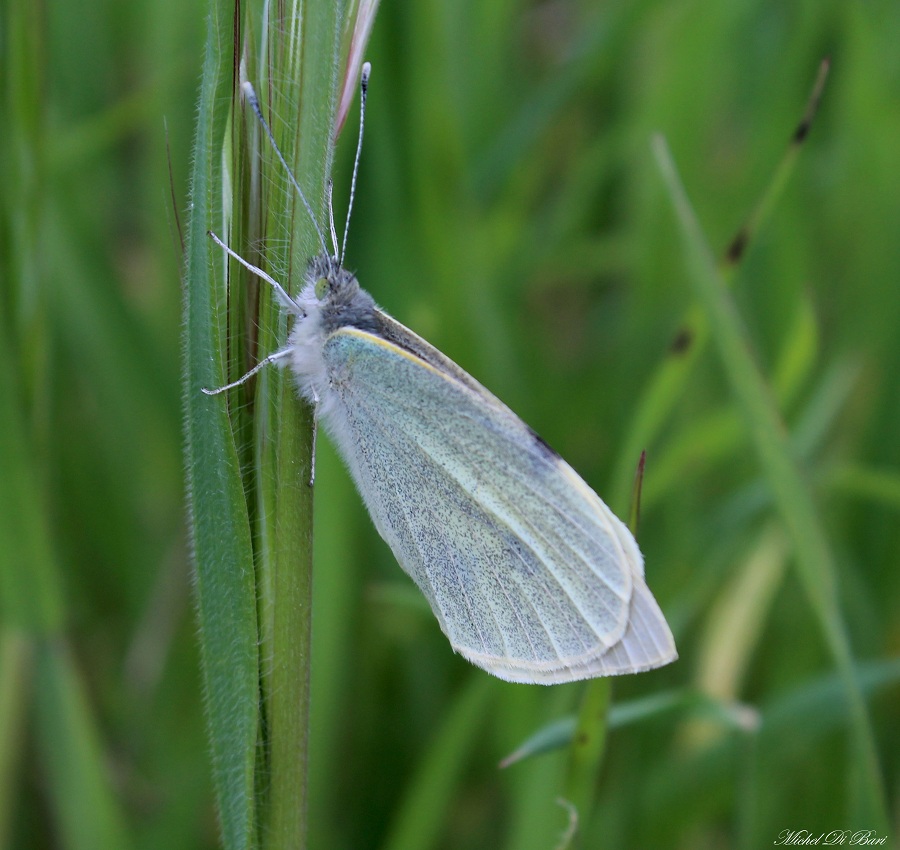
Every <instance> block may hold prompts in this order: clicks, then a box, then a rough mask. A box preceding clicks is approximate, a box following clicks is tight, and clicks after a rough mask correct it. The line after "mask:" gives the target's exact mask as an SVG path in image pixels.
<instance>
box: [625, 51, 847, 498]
mask: <svg viewBox="0 0 900 850" xmlns="http://www.w3.org/2000/svg"><path fill="white" fill-rule="evenodd" d="M829 67H830V63H829V62H828V61H827V60H826V61H825V62H823V63H822V64H821V65H820V67H819V72H818V74H817V76H816V80H815V83H814V84H813V88H812V92H811V94H810V97H809V100H808V101H807V104H806V109H805V110H804V113H803V117H802V118H801V120H800V122H799V124H798V125H797V127H796V129H795V130H794V133H793V135H792V137H791V141H790V143H789V144H788V146H787V148H786V149H785V152H784V154H783V155H782V157H781V160H780V161H779V162H778V164H777V166H776V168H775V171H774V173H773V175H772V177H771V179H770V180H769V183H768V185H767V186H766V188H765V190H764V191H763V194H762V196H761V198H760V200H759V201H758V202H757V204H756V205H755V207H754V209H753V211H752V212H751V214H750V216H749V217H748V219H747V221H746V222H745V223H744V225H743V226H742V227H741V228H740V229H739V231H738V233H737V234H736V235H735V236H734V238H733V239H732V241H731V244H730V245H729V247H728V250H727V251H726V253H725V258H724V260H723V261H722V263H721V267H722V274H723V275H724V276H725V277H726V279H728V278H729V277H730V275H731V273H732V272H733V271H734V269H735V268H736V266H737V264H738V263H739V262H740V261H741V260H742V259H743V257H744V255H745V253H746V251H747V246H748V245H749V243H750V241H751V240H752V239H754V238H755V237H756V236H757V235H758V234H759V231H760V230H761V228H762V227H763V226H764V225H765V223H766V221H767V220H768V218H769V216H770V215H771V213H772V210H773V209H774V208H775V204H776V202H777V201H778V199H779V198H780V197H781V194H782V192H783V190H784V187H785V186H786V185H787V182H788V178H789V177H790V175H791V174H792V173H793V170H794V167H795V166H796V163H797V158H798V156H799V153H800V150H801V149H802V146H803V143H804V142H805V141H806V138H807V136H808V135H809V130H810V127H811V125H812V122H813V119H814V118H815V116H816V112H817V110H818V106H819V101H820V100H821V97H822V90H823V88H824V85H825V80H826V78H827V75H828V69H829ZM680 327H681V330H680V331H679V335H678V338H677V339H676V341H675V342H674V343H673V345H672V348H671V350H670V351H669V356H668V357H667V358H666V359H665V360H664V361H663V362H662V363H660V365H659V367H658V368H657V371H656V373H655V374H654V375H653V377H652V378H651V379H650V380H649V381H648V382H647V384H646V386H645V388H644V391H643V393H642V395H641V399H640V401H639V403H638V404H637V406H636V408H635V410H636V412H635V414H634V419H633V421H632V423H631V424H630V426H629V427H628V429H627V431H626V434H627V439H626V443H625V446H624V448H623V449H622V450H621V451H620V452H619V455H618V457H619V461H618V463H617V465H616V468H615V471H614V474H613V483H612V487H611V488H610V492H611V494H612V497H613V500H614V502H616V501H623V500H624V498H625V494H626V493H627V492H628V488H629V487H630V483H631V464H632V462H633V461H632V458H634V457H637V455H638V454H639V453H640V452H641V451H645V450H647V449H648V448H649V447H650V446H651V445H652V444H653V443H654V440H655V438H656V436H657V434H659V432H660V430H661V429H662V427H663V426H664V424H665V423H666V422H668V421H669V419H670V413H671V411H672V409H673V408H674V406H675V403H676V402H677V401H679V400H680V399H681V398H682V395H683V392H684V387H685V385H686V383H687V380H688V377H689V376H690V375H691V373H692V371H693V368H694V365H695V364H696V363H697V362H698V360H699V358H700V354H701V353H702V352H703V350H704V349H705V347H706V343H707V341H708V339H709V327H708V325H707V317H706V315H705V314H704V312H703V310H702V309H701V308H700V307H699V306H698V305H695V304H692V305H691V306H690V307H689V308H688V309H687V310H686V311H685V314H684V316H683V317H682V320H681V323H680Z"/></svg>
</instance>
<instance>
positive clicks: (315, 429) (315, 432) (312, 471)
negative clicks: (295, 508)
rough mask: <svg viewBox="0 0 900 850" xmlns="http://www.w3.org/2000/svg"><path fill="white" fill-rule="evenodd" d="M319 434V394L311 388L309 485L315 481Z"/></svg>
mask: <svg viewBox="0 0 900 850" xmlns="http://www.w3.org/2000/svg"><path fill="white" fill-rule="evenodd" d="M318 436H319V394H318V393H317V392H316V391H315V390H313V421H312V452H311V455H310V461H309V486H310V487H312V486H313V484H315V483H316V440H317V438H318Z"/></svg>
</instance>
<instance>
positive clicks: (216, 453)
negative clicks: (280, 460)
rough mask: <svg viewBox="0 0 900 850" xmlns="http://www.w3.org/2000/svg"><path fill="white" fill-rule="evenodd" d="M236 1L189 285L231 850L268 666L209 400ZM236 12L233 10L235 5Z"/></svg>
mask: <svg viewBox="0 0 900 850" xmlns="http://www.w3.org/2000/svg"><path fill="white" fill-rule="evenodd" d="M226 7H228V4H225V3H223V4H221V5H219V6H215V5H214V6H213V7H212V8H211V9H210V15H209V21H208V29H207V44H206V54H205V59H204V68H203V79H202V83H201V89H200V102H199V106H198V111H197V133H196V139H195V147H194V167H193V174H192V180H191V189H192V206H191V217H190V222H189V225H188V256H187V272H186V286H185V358H186V370H185V382H184V405H185V439H186V445H187V479H188V488H189V498H190V508H191V523H192V531H193V547H194V560H195V565H196V567H195V569H196V573H195V575H196V601H197V618H198V625H199V634H200V649H201V657H202V662H203V674H204V683H205V691H206V708H207V719H208V723H209V735H210V743H211V748H212V757H213V780H214V784H215V788H216V797H217V801H218V808H219V817H220V826H221V829H222V839H223V844H224V846H225V848H226V850H244V848H249V847H251V846H253V843H254V841H253V827H254V816H255V806H254V797H253V776H254V765H255V759H256V740H257V727H258V717H257V706H258V702H259V669H258V658H257V647H256V644H257V628H256V588H255V583H254V564H253V551H252V548H251V545H250V523H249V518H248V514H247V508H246V503H245V499H244V489H243V484H242V481H241V477H240V472H239V466H238V458H237V451H236V448H235V444H234V439H233V437H232V432H231V423H230V421H229V418H228V415H227V412H226V409H225V406H224V405H223V404H222V400H221V399H219V398H213V397H210V396H207V395H204V394H203V393H202V392H201V388H203V387H211V386H218V385H220V384H221V383H222V378H223V377H224V375H225V370H224V367H223V361H222V352H221V348H220V346H219V339H220V338H221V332H220V331H218V330H217V329H218V320H219V316H220V311H219V309H218V308H219V307H220V306H221V304H222V294H223V287H222V282H221V279H220V276H219V275H220V273H221V269H222V263H221V261H220V258H219V257H218V256H217V257H211V256H210V249H209V239H208V238H207V235H206V231H207V229H208V228H209V227H210V222H211V221H212V220H213V219H214V217H215V215H216V213H217V212H218V211H219V210H220V208H221V206H220V203H221V202H220V200H219V198H220V197H221V192H222V167H221V162H222V156H221V147H222V143H223V139H224V134H225V127H226V121H227V113H226V109H227V105H228V103H229V101H230V95H231V92H232V91H233V83H234V81H233V79H232V65H231V58H232V42H231V33H232V22H231V19H230V12H229V11H228V9H227V8H226ZM229 8H230V7H229Z"/></svg>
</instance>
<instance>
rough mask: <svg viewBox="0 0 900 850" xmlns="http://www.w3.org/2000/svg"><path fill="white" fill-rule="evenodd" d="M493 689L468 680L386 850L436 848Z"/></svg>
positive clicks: (484, 681)
mask: <svg viewBox="0 0 900 850" xmlns="http://www.w3.org/2000/svg"><path fill="white" fill-rule="evenodd" d="M494 689H496V684H495V683H494V682H493V681H491V680H490V679H489V678H488V677H487V676H481V675H473V676H471V677H470V678H469V681H468V684H467V685H466V687H465V689H464V690H463V691H462V692H461V693H460V694H459V696H458V697H457V699H456V702H455V704H454V705H453V706H451V708H450V709H449V710H448V712H447V715H446V717H445V719H444V722H443V725H442V726H441V728H440V729H439V730H438V733H437V735H436V736H435V740H434V741H433V742H432V744H431V747H430V749H429V751H428V753H427V754H426V756H425V758H424V759H423V760H422V763H421V764H420V765H419V769H418V770H417V771H416V773H415V775H414V776H413V777H412V779H411V780H410V783H409V790H408V792H407V795H406V798H405V799H404V800H403V801H402V803H401V804H400V806H399V807H398V809H397V811H396V812H395V814H394V821H393V825H392V827H391V830H390V833H389V835H388V838H387V840H386V841H385V842H384V845H383V846H384V850H424V848H428V847H434V846H435V845H436V843H437V838H438V836H439V835H440V829H441V825H442V823H443V822H444V819H445V818H446V817H447V812H448V810H449V808H450V801H451V800H452V799H453V795H454V792H455V790H456V786H457V783H458V782H459V779H460V775H461V773H462V770H463V768H464V766H465V764H466V761H467V760H468V758H469V756H470V753H471V750H472V746H473V745H474V743H475V739H476V736H477V735H478V733H479V731H480V728H481V727H480V723H481V722H482V720H483V718H484V714H485V711H486V710H487V706H488V702H489V700H490V697H491V693H492V692H493V691H494Z"/></svg>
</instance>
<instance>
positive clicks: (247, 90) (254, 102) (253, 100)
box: [241, 81, 330, 259]
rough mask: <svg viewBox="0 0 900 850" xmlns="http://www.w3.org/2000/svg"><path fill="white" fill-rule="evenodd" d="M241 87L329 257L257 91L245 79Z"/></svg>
mask: <svg viewBox="0 0 900 850" xmlns="http://www.w3.org/2000/svg"><path fill="white" fill-rule="evenodd" d="M241 89H242V90H243V92H244V97H246V98H247V101H248V102H249V103H250V106H252V107H253V111H254V112H255V113H256V117H257V118H258V119H259V123H260V124H262V127H263V130H265V131H266V135H267V136H268V137H269V142H270V143H271V144H272V147H273V148H274V150H275V153H276V154H277V155H278V159H279V160H281V164H282V165H283V166H284V170H285V171H286V172H287V176H288V177H289V178H290V181H291V184H292V185H293V187H294V189H296V190H297V194H298V195H299V196H300V200H301V201H303V206H304V207H306V212H307V213H308V214H309V220H310V221H311V222H312V226H313V227H314V228H315V231H316V236H318V237H319V243H320V244H321V246H322V253H323V254H324V255H325V256H326V257H329V253H328V245H327V244H326V243H325V237H324V236H323V235H322V229H321V228H320V227H319V222H318V221H316V217H315V215H314V214H313V211H312V207H311V206H310V205H309V201H307V200H306V195H304V194H303V190H302V189H301V188H300V184H299V183H298V182H297V178H296V177H294V172H293V171H291V167H290V166H289V165H288V164H287V160H286V159H285V158H284V155H283V154H282V153H281V149H280V148H279V147H278V143H277V142H276V141H275V136H274V135H273V133H272V130H271V129H270V127H269V123H268V121H266V119H265V117H263V114H262V109H260V107H259V100H258V99H257V97H256V92H255V91H254V90H253V86H252V85H251V84H250V83H249V82H246V81H245V82H243V83H242V84H241ZM329 259H330V257H329Z"/></svg>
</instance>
